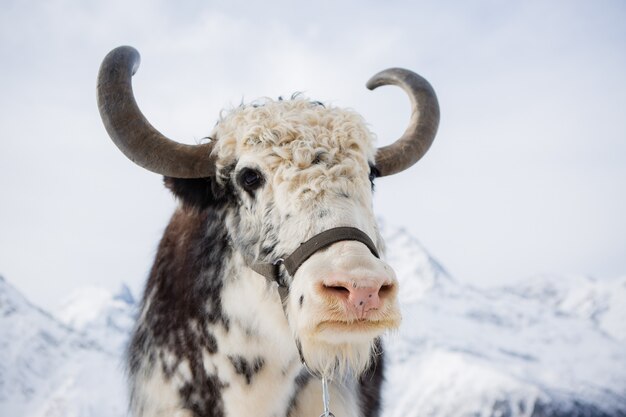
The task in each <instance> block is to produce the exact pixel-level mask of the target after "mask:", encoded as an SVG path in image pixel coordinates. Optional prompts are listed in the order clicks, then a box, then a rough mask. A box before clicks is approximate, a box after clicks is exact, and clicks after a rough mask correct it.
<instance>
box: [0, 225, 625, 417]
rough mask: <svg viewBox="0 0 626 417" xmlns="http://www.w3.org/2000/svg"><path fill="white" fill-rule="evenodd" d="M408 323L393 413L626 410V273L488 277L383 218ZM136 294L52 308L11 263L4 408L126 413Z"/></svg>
mask: <svg viewBox="0 0 626 417" xmlns="http://www.w3.org/2000/svg"><path fill="white" fill-rule="evenodd" d="M383 235H384V236H385V239H386V242H387V251H386V253H387V254H388V256H387V259H388V261H389V262H390V263H391V265H392V266H393V267H394V269H395V270H396V273H397V275H398V278H399V280H400V302H401V308H402V312H403V324H402V327H401V329H400V330H399V331H397V332H396V333H394V334H392V335H390V336H388V337H387V338H386V340H385V350H386V353H387V366H386V375H387V382H386V386H385V390H384V410H385V412H384V413H383V415H384V416H387V417H418V416H419V417H424V416H430V417H444V416H445V417H467V416H472V417H474V416H475V417H491V416H493V417H496V416H500V417H530V416H533V417H540V416H541V417H548V416H554V417H557V416H558V417H560V416H579V417H583V416H589V417H591V416H602V417H613V416H617V417H620V416H621V417H624V416H626V326H624V325H623V323H625V322H626V277H622V278H620V279H614V280H602V281H600V280H594V279H592V278H588V277H581V276H569V277H564V276H536V277H532V278H531V279H528V280H525V281H524V282H521V283H519V284H518V285H514V286H509V287H501V288H489V289H479V288H474V287H471V286H468V285H464V284H462V283H461V282H459V281H457V280H455V279H454V278H452V277H451V276H450V275H449V274H448V273H447V272H446V271H445V270H444V268H442V267H441V265H439V264H438V263H437V262H436V261H435V260H434V259H433V258H432V257H431V256H429V254H428V253H427V252H426V250H425V249H424V248H423V247H422V246H421V245H420V244H419V242H418V241H417V240H415V239H414V238H413V237H411V236H410V235H409V234H408V233H406V232H405V231H404V230H402V229H399V228H393V227H388V226H384V227H383ZM134 314H135V300H134V299H133V297H132V295H131V294H130V291H129V290H128V288H126V287H123V288H122V289H120V291H118V293H117V294H112V293H110V292H109V291H106V290H102V289H97V288H87V289H82V290H80V291H77V292H75V293H73V294H71V295H69V296H68V298H67V299H66V300H65V301H64V302H63V303H62V304H61V305H60V307H59V308H58V309H57V310H56V311H55V312H54V314H53V315H51V314H48V313H46V312H44V311H42V310H40V309H38V308H37V307H36V306H34V305H32V304H31V303H29V302H28V301H27V300H26V299H25V298H24V297H23V296H22V295H21V294H20V293H19V292H18V291H16V290H15V289H14V288H13V287H11V286H10V285H9V284H8V283H7V282H6V281H5V280H4V279H2V278H1V277H0V415H1V416H9V415H10V416H23V417H56V416H68V417H105V416H106V417H122V416H126V415H127V412H126V402H127V399H126V393H125V382H124V378H123V367H122V362H123V360H122V355H123V349H124V346H125V344H126V341H127V339H128V335H129V333H130V331H131V329H132V325H133V321H134Z"/></svg>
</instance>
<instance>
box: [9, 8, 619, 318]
mask: <svg viewBox="0 0 626 417" xmlns="http://www.w3.org/2000/svg"><path fill="white" fill-rule="evenodd" d="M181 3H182V4H181ZM624 22H626V6H625V3H624V2H622V1H617V0H616V1H594V2H591V1H571V0H567V1H526V2H499V1H471V2H469V1H438V2H429V3H426V2H418V1H411V2H408V1H407V2H398V1H387V2H380V1H311V2H293V1H263V2H257V3H255V4H250V3H248V2H243V1H223V2H222V1H210V2H209V1H185V2H171V1H134V2H131V1H128V0H109V1H106V2H105V1H70V0H66V1H62V0H45V1H11V0H8V1H7V0H5V1H2V3H0V71H1V72H0V93H1V94H0V134H1V138H0V275H4V276H5V277H6V278H7V279H8V280H9V281H10V282H12V283H13V284H14V285H16V286H17V287H18V288H19V289H21V290H22V291H23V292H25V294H26V295H27V296H28V297H29V298H31V299H32V300H33V301H35V302H37V303H40V304H42V305H44V306H47V307H52V306H54V305H56V304H57V303H58V301H59V299H60V298H63V297H64V295H65V294H67V293H68V292H69V291H71V290H72V289H73V288H77V287H81V286H83V285H92V284H95V285H103V286H106V287H109V288H112V289H114V288H116V287H117V286H119V285H120V283H121V282H122V281H125V282H128V283H129V284H130V285H131V288H133V290H135V291H139V290H140V288H141V286H142V283H143V281H144V280H145V277H146V275H147V272H148V270H149V268H150V264H151V259H152V257H153V256H154V253H155V248H156V245H157V242H158V239H159V237H160V235H161V233H162V231H163V228H164V227H165V225H166V223H167V220H168V217H169V215H170V214H171V212H172V210H173V208H174V204H175V203H174V201H173V199H172V197H170V195H169V193H168V192H167V191H166V190H165V189H164V188H163V187H162V185H161V178H160V177H159V176H157V175H155V174H151V173H149V172H146V171H144V170H142V169H140V168H139V167H137V166H135V165H133V164H132V163H131V162H130V161H128V160H127V159H126V158H125V157H124V156H123V155H122V154H121V153H120V152H119V151H118V150H117V148H115V146H114V145H113V144H112V142H111V141H110V140H109V139H108V137H107V135H106V133H105V131H104V128H103V127H102V123H101V121H100V118H99V115H98V111H97V108H96V101H95V80H96V74H97V71H98V67H99V65H100V62H101V60H102V58H103V57H104V55H106V53H107V52H108V51H109V50H110V49H112V48H114V47H116V46H118V45H122V44H129V45H133V46H135V47H136V48H137V49H138V50H139V51H140V53H141V54H142V64H141V67H140V69H139V72H138V73H137V75H136V76H135V78H134V86H135V94H136V97H137V99H138V102H139V104H140V106H141V108H142V109H143V111H144V113H145V114H146V115H147V117H148V118H149V119H150V120H151V121H152V123H153V124H154V125H155V126H157V128H159V129H160V130H161V131H162V132H163V133H165V134H166V135H168V136H170V137H174V138H176V139H177V140H179V141H181V142H187V143H196V142H197V141H198V140H200V139H201V138H202V137H204V136H206V135H208V133H209V132H210V130H211V128H212V126H213V125H214V123H215V121H216V119H217V116H218V114H219V112H220V110H221V109H223V108H229V107H231V106H233V105H236V104H238V103H239V102H241V101H242V100H244V101H251V100H253V99H255V98H257V97H262V96H271V97H277V96H279V95H290V94H291V93H293V92H295V91H303V92H304V93H305V94H306V95H307V96H308V97H310V98H312V99H316V100H321V101H324V102H327V103H332V104H335V105H339V106H345V107H350V108H353V109H355V110H357V111H359V112H360V113H362V114H363V115H364V116H365V118H366V119H367V120H368V122H369V123H370V124H371V128H372V130H373V131H374V132H376V134H377V136H378V140H379V143H380V144H383V145H384V144H387V143H390V142H391V141H392V140H395V138H396V137H398V136H399V135H400V134H401V133H402V132H403V131H404V128H405V127H406V125H407V121H408V117H409V102H408V100H407V99H406V97H405V95H404V93H402V92H401V91H400V90H399V89H397V88H392V87H386V88H381V89H379V90H376V91H375V92H369V91H368V90H366V89H365V87H364V84H365V82H366V81H367V79H368V78H369V77H370V76H371V75H373V74H374V73H376V72H378V71H379V70H381V69H384V68H387V67H391V66H401V67H406V68H410V69H412V70H414V71H416V72H418V73H420V74H422V75H423V76H425V77H426V78H427V79H428V80H429V81H430V82H431V83H432V85H433V87H434V88H435V90H436V91H437V94H438V96H439V100H440V105H441V113H442V118H441V124H440V130H439V134H438V137H437V139H436V140H435V142H434V144H433V146H432V148H431V150H430V151H429V153H428V154H427V155H426V156H425V157H424V159H423V160H422V161H420V163H418V164H417V165H416V166H415V167H413V168H411V169H409V170H408V171H405V172H403V173H401V174H398V175H395V176H392V177H388V178H384V179H381V180H379V182H378V184H377V195H376V199H375V209H376V212H377V214H378V215H379V216H380V217H381V218H383V219H385V220H386V222H387V223H390V224H394V225H400V226H404V227H406V229H407V230H409V231H410V232H411V233H412V234H413V235H414V236H416V237H417V238H418V239H419V240H420V241H421V242H422V243H423V244H424V245H425V246H426V247H427V248H428V249H429V250H430V252H431V253H432V254H433V255H434V256H435V257H436V258H437V259H438V260H439V261H440V262H441V263H442V264H443V265H444V266H445V267H446V268H447V269H448V270H449V271H450V272H451V274H453V275H454V276H455V277H457V278H458V279H459V280H461V281H463V282H468V283H475V284H481V285H483V284H495V283H508V282H511V281H515V280H520V279H523V278H524V277H528V276H531V275H535V274H542V273H558V274H560V273H563V274H566V273H567V274H570V273H574V274H589V275H593V276H596V277H599V278H603V277H615V276H618V275H623V274H625V273H626V216H625V213H626V163H625V162H626V105H625V100H626V76H625V74H626V24H624Z"/></svg>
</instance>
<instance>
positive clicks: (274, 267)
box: [250, 226, 380, 287]
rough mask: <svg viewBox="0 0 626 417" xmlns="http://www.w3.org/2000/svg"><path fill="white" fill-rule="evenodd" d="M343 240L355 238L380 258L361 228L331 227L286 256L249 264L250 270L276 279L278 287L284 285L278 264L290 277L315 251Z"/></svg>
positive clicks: (270, 278)
mask: <svg viewBox="0 0 626 417" xmlns="http://www.w3.org/2000/svg"><path fill="white" fill-rule="evenodd" d="M345 240H356V241H358V242H361V243H363V244H364V245H365V246H367V248H368V249H369V250H370V252H372V255H374V256H375V257H377V258H380V256H379V255H378V250H377V249H376V245H374V242H372V239H370V237H369V236H368V235H367V234H366V233H365V232H362V231H361V230H359V229H357V228H355V227H345V226H344V227H334V228H332V229H328V230H325V231H323V232H322V233H319V234H317V235H315V236H313V237H312V238H311V239H309V240H307V241H306V242H303V243H301V244H300V246H299V247H298V248H297V249H296V250H295V251H293V253H292V254H291V255H289V256H288V257H287V258H285V259H284V260H283V259H278V260H277V261H275V262H273V263H262V262H259V263H255V264H252V265H251V266H250V268H252V270H254V271H255V272H257V273H259V274H261V275H263V276H264V277H265V278H267V279H268V280H269V281H276V282H277V283H278V285H279V287H286V286H287V285H285V283H283V282H281V279H280V265H281V264H282V265H284V267H285V269H286V270H287V272H288V273H289V275H291V276H292V277H293V276H294V275H295V274H296V271H297V270H298V268H300V266H301V265H302V264H303V263H304V261H306V260H307V259H309V258H310V257H311V256H313V254H315V252H317V251H319V250H322V249H324V248H327V247H328V246H330V245H332V244H333V243H337V242H341V241H345Z"/></svg>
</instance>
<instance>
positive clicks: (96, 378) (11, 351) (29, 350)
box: [0, 277, 134, 417]
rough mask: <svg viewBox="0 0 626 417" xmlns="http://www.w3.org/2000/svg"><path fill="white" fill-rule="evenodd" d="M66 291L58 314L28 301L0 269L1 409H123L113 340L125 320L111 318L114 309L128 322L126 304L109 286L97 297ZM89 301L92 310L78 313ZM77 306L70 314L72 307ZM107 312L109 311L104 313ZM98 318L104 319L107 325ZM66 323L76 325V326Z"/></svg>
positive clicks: (65, 413) (79, 415)
mask: <svg viewBox="0 0 626 417" xmlns="http://www.w3.org/2000/svg"><path fill="white" fill-rule="evenodd" d="M83 295H89V296H90V297H91V298H70V300H71V299H74V303H73V304H72V305H71V306H70V305H65V307H64V308H63V310H62V311H61V315H60V317H63V318H65V319H67V320H68V321H67V322H66V323H64V322H63V321H62V320H61V319H60V318H58V317H54V316H52V315H51V314H49V313H47V312H45V311H43V310H41V309H39V308H38V307H36V306H34V305H32V304H31V303H29V302H28V301H27V300H26V299H25V298H24V297H23V296H22V295H21V294H20V293H19V292H18V291H17V290H15V288H13V287H12V286H11V285H10V284H9V283H7V282H6V281H5V280H4V279H3V278H2V277H0V416H3V417H4V416H6V417H9V416H11V417H118V416H119V417H121V416H124V415H126V409H127V405H126V387H125V379H124V376H123V367H122V361H121V357H122V350H121V346H122V344H120V343H119V342H120V341H121V340H125V339H126V338H127V337H128V333H129V331H130V328H129V327H125V328H124V327H120V326H116V325H115V324H116V323H117V321H116V319H117V318H118V317H116V314H115V313H116V312H120V310H123V311H124V312H123V315H124V316H125V319H124V320H122V322H123V323H126V322H130V320H131V317H132V311H133V309H134V307H133V305H132V304H129V303H127V302H126V300H124V299H122V298H120V297H117V296H116V295H112V294H108V296H107V299H106V300H102V299H100V301H104V302H103V303H101V304H97V301H98V297H97V292H94V291H87V292H83ZM90 303H93V304H92V307H94V308H96V309H97V311H98V312H99V313H102V314H99V315H97V316H93V317H91V318H90V322H89V323H87V322H82V321H80V320H78V321H77V318H78V317H79V316H80V314H78V311H79V310H80V311H82V312H83V313H84V312H87V311H88V310H89V308H84V309H81V306H85V307H87V306H88V305H89V304H90ZM75 313H76V314H75ZM111 313H113V314H111ZM102 322H108V323H111V324H113V325H108V326H106V328H103V327H102V326H101V324H102ZM71 324H76V325H78V327H77V328H73V327H71Z"/></svg>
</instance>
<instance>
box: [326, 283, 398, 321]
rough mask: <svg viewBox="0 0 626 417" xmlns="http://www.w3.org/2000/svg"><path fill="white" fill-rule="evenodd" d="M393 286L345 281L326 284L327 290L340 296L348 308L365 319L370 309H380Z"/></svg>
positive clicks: (329, 293) (333, 294)
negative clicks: (360, 285) (364, 285)
mask: <svg viewBox="0 0 626 417" xmlns="http://www.w3.org/2000/svg"><path fill="white" fill-rule="evenodd" d="M391 288H392V284H388V285H378V286H367V287H358V286H357V284H356V283H353V284H348V283H343V282H334V283H332V284H324V290H325V292H326V293H327V294H328V295H332V296H334V297H338V298H340V299H341V300H342V301H343V302H344V303H345V305H346V307H347V308H348V310H350V311H352V312H353V313H355V314H356V316H357V318H359V319H364V318H365V317H366V316H367V313H368V312H369V311H372V310H378V309H379V308H380V307H381V305H382V302H383V300H384V298H385V296H386V295H387V294H388V293H390V292H391Z"/></svg>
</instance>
